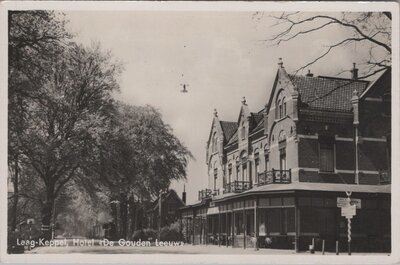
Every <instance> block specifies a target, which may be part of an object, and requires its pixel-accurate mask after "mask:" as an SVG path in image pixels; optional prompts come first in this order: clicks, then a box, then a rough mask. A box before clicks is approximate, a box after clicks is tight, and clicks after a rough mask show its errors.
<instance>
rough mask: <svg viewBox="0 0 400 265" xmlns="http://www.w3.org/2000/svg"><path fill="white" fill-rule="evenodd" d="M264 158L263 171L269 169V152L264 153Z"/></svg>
mask: <svg viewBox="0 0 400 265" xmlns="http://www.w3.org/2000/svg"><path fill="white" fill-rule="evenodd" d="M264 159H265V171H268V170H269V154H268V153H265V156H264Z"/></svg>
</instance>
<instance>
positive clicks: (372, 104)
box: [181, 61, 391, 251]
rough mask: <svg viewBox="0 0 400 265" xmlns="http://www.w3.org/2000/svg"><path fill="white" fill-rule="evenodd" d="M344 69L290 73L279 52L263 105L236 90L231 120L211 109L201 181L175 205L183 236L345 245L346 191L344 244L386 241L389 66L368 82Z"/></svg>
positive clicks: (371, 247)
mask: <svg viewBox="0 0 400 265" xmlns="http://www.w3.org/2000/svg"><path fill="white" fill-rule="evenodd" d="M351 72H352V76H351V78H349V79H345V78H336V77H327V76H317V77H314V76H313V75H312V74H311V73H308V74H307V75H305V76H299V75H289V74H288V73H287V72H286V70H285V68H284V67H283V63H282V62H281V61H280V62H279V67H278V70H277V73H276V77H275V81H274V83H273V85H272V90H271V94H270V96H269V98H266V99H265V100H266V105H265V108H263V109H261V110H260V111H258V112H251V111H250V109H249V106H248V105H247V102H246V100H245V99H243V101H242V105H241V107H240V114H239V117H238V119H237V120H236V121H222V120H220V118H219V116H218V113H217V112H216V111H215V113H214V118H213V122H212V125H211V129H210V134H209V140H208V142H207V154H206V156H207V167H208V187H207V188H206V189H204V190H202V191H199V194H198V196H199V197H198V199H199V200H198V202H196V203H194V204H192V205H187V206H185V207H183V208H182V209H181V214H182V222H183V223H184V224H185V227H186V230H187V231H186V234H187V235H188V236H187V237H186V241H187V242H190V243H193V244H213V243H214V244H223V245H227V246H234V247H256V246H255V244H257V246H258V247H272V248H294V249H296V250H297V251H299V250H306V249H308V245H310V244H311V243H312V241H313V239H314V242H315V247H316V249H318V248H319V249H320V248H321V245H322V240H325V246H326V249H327V250H330V251H332V250H334V249H335V245H336V241H338V242H339V246H340V248H341V250H345V249H347V221H346V219H345V218H344V217H342V216H341V209H340V208H339V207H337V200H338V198H346V191H347V192H352V194H351V198H355V199H359V200H361V204H360V205H358V206H357V207H359V206H361V208H360V209H357V210H356V212H357V215H356V216H354V217H353V219H352V245H353V250H354V251H389V250H390V236H391V222H390V219H391V212H390V200H391V185H390V177H391V174H390V158H391V70H390V69H388V70H386V71H384V72H382V73H381V75H380V76H379V77H378V78H377V79H376V80H375V81H374V82H368V81H363V80H359V79H357V72H358V70H357V69H356V68H355V66H354V68H353V70H352V71H351ZM339 200H340V199H339ZM255 242H257V243H255Z"/></svg>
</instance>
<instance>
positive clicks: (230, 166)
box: [228, 163, 233, 183]
mask: <svg viewBox="0 0 400 265" xmlns="http://www.w3.org/2000/svg"><path fill="white" fill-rule="evenodd" d="M232 174H233V173H232V163H229V165H228V183H231V181H232Z"/></svg>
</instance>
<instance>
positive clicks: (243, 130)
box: [240, 121, 246, 140]
mask: <svg viewBox="0 0 400 265" xmlns="http://www.w3.org/2000/svg"><path fill="white" fill-rule="evenodd" d="M240 137H242V140H244V139H245V138H246V127H245V126H244V121H243V122H242V124H241V126H240Z"/></svg>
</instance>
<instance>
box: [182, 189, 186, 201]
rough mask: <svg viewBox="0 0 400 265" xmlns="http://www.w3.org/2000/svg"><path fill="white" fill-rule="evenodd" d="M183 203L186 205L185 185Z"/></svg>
mask: <svg viewBox="0 0 400 265" xmlns="http://www.w3.org/2000/svg"><path fill="white" fill-rule="evenodd" d="M182 201H183V203H184V204H185V205H186V191H185V185H183V192H182Z"/></svg>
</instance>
